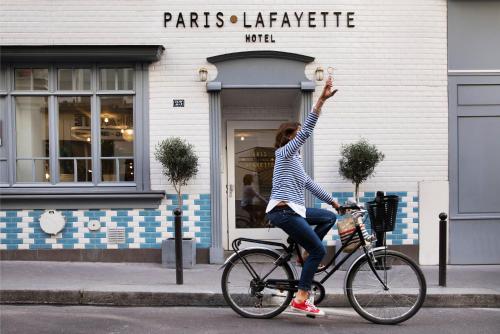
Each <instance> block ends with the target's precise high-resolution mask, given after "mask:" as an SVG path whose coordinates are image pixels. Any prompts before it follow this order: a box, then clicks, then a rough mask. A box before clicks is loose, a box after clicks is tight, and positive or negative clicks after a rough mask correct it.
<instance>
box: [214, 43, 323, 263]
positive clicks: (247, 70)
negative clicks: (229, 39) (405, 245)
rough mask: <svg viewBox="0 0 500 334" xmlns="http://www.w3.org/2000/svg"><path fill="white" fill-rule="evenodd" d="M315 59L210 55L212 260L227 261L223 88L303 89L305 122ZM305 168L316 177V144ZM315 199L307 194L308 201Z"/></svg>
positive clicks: (307, 148)
mask: <svg viewBox="0 0 500 334" xmlns="http://www.w3.org/2000/svg"><path fill="white" fill-rule="evenodd" d="M313 61H314V58H313V57H309V56H305V55H300V54H296V53H290V52H282V51H274V50H261V51H244V52H234V53H227V54H222V55H218V56H213V57H208V58H207V62H208V63H210V64H211V65H210V66H209V71H210V73H212V71H214V72H215V73H217V76H216V77H215V78H214V79H213V80H212V81H209V82H207V85H206V89H207V92H208V95H209V96H208V97H209V99H208V102H209V136H210V210H211V212H210V216H211V242H210V248H209V261H210V263H223V262H224V258H225V257H224V247H223V241H222V239H223V238H224V233H223V229H224V224H223V222H222V216H223V209H222V200H223V199H222V197H223V191H224V180H222V177H221V160H222V154H221V151H222V150H223V148H222V147H221V136H222V135H223V134H222V133H221V107H222V106H221V98H220V95H221V91H222V90H223V89H232V88H235V89H242V88H259V89H273V88H298V89H300V90H301V92H302V102H301V119H302V122H303V121H304V119H305V118H306V116H307V114H308V113H309V112H310V111H311V107H312V94H313V92H314V90H315V89H316V82H314V81H312V80H310V79H309V78H307V77H306V75H305V68H306V65H307V64H309V63H312V62H313ZM304 154H305V155H306V156H307V157H308V159H307V160H305V161H304V169H305V170H306V172H307V173H308V174H309V175H311V176H313V173H314V169H313V159H312V155H313V143H312V141H308V142H306V144H305V145H304ZM311 200H312V197H311V196H306V203H308V202H309V201H311Z"/></svg>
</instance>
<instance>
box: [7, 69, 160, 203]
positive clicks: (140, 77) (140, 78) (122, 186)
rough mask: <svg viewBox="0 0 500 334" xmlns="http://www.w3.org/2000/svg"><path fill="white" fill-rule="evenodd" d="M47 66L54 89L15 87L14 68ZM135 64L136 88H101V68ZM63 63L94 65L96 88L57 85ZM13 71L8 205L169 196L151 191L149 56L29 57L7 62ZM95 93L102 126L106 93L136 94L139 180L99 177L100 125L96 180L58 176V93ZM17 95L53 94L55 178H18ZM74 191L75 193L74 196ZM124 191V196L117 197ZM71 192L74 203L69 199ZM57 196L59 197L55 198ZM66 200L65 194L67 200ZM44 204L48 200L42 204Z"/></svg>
mask: <svg viewBox="0 0 500 334" xmlns="http://www.w3.org/2000/svg"><path fill="white" fill-rule="evenodd" d="M30 66H31V67H37V68H38V67H41V66H45V67H48V68H49V89H48V91H15V90H14V68H16V67H30ZM124 66H127V67H132V68H134V71H135V78H134V87H135V90H134V91H128V90H127V91H98V90H97V88H98V73H99V68H104V67H105V68H112V67H124ZM58 68H91V69H92V72H91V91H68V90H64V91H63V90H61V91H60V90H57V69H58ZM3 69H4V70H5V71H6V73H7V78H6V87H5V88H6V91H5V94H4V95H3V98H5V102H6V103H5V108H6V109H5V118H6V120H5V121H6V123H7V124H10V125H13V126H8V127H7V131H6V132H7V133H5V134H4V137H5V138H8V139H9V140H6V141H5V142H4V143H5V145H7V147H8V150H7V152H8V153H7V162H8V178H9V179H8V182H9V183H8V184H0V187H1V188H0V189H1V193H2V195H1V200H2V207H5V208H16V207H19V205H20V204H21V203H23V205H24V208H27V207H31V206H33V207H43V205H45V204H44V203H42V202H44V201H39V200H41V199H43V198H45V199H51V201H49V202H47V201H45V202H47V203H46V205H48V207H54V204H57V205H58V206H59V207H65V205H66V206H67V205H69V206H70V207H78V206H80V205H90V204H91V203H94V202H93V201H92V200H90V199H89V197H88V196H89V195H90V196H94V198H98V197H97V196H99V197H103V198H112V199H113V200H112V201H111V202H109V201H106V202H105V203H103V201H102V199H100V200H99V201H98V202H96V203H94V204H95V205H97V204H98V205H99V206H102V205H103V204H105V205H107V206H108V205H110V206H114V207H123V205H125V206H126V207H132V206H136V205H137V204H138V203H139V202H136V203H132V202H130V201H127V200H126V198H130V199H134V200H138V199H139V200H140V199H141V198H142V199H143V200H147V201H149V202H151V199H154V204H153V206H151V207H157V205H158V204H159V203H160V200H161V199H162V198H164V194H165V192H164V191H151V186H150V173H149V142H148V140H149V135H148V133H147V131H148V128H149V124H148V121H149V115H147V113H148V112H149V108H148V103H149V93H148V87H149V83H148V82H145V80H148V73H147V72H148V70H149V64H148V63H145V62H142V61H141V62H120V63H116V62H114V63H111V62H110V63H108V62H99V63H97V62H95V63H89V62H77V63H72V64H68V63H45V64H44V63H39V62H34V63H28V62H23V63H19V64H7V65H5V66H4V67H3ZM77 95H78V96H89V97H91V115H92V119H91V124H92V127H93V129H98V128H99V113H98V112H97V111H98V110H100V109H99V102H100V97H101V96H112V95H116V96H120V95H132V96H133V103H134V116H133V117H134V120H133V121H134V132H135V140H134V166H135V171H134V173H135V181H134V182H106V183H103V182H97V181H99V180H100V168H99V166H100V164H99V159H100V146H99V142H100V138H99V136H100V131H98V130H95V131H97V133H98V135H97V136H93V139H92V157H91V158H92V162H93V165H92V168H93V171H97V173H94V175H93V181H96V182H93V183H92V184H90V183H88V182H82V183H80V182H78V183H73V182H65V183H59V184H55V182H58V172H59V164H58V145H59V142H58V141H57V137H58V131H57V129H56V125H57V116H58V110H57V96H77ZM16 96H48V97H49V102H48V103H49V133H50V135H49V136H50V137H49V140H50V141H52V142H51V144H50V148H49V150H50V152H49V153H50V158H49V159H50V168H51V170H50V173H51V175H53V177H51V183H50V184H46V183H15V163H16V156H15V155H16V154H15V151H16V149H15V148H16V138H15V136H14V134H15V132H14V131H15V130H14V126H15V124H14V123H15V110H14V102H13V101H14V100H13V99H14V98H15V97H16ZM30 195H31V196H32V195H37V199H36V200H35V199H33V197H31V203H30V201H28V200H26V199H23V198H26V197H25V196H30ZM69 195H71V196H69ZM118 197H121V199H120V200H117V199H118ZM69 198H71V202H70V203H69V204H64V203H67V202H68V201H64V200H65V199H69ZM54 199H57V201H55V200H54ZM77 199H80V200H81V201H78V202H75V200H77ZM60 200H63V201H62V202H61V201H60ZM75 203H76V204H75ZM37 205H42V206H37ZM141 205H142V206H143V207H148V205H147V204H144V203H143V204H141Z"/></svg>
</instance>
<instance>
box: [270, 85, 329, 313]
mask: <svg viewBox="0 0 500 334" xmlns="http://www.w3.org/2000/svg"><path fill="white" fill-rule="evenodd" d="M332 87H333V83H332V78H331V77H330V78H329V79H328V80H327V81H326V83H325V86H324V88H323V91H322V93H321V96H320V97H319V99H318V101H317V102H316V105H315V106H314V107H313V108H312V111H311V112H310V113H309V115H307V118H306V121H305V122H304V126H303V127H302V128H301V126H300V123H297V122H289V123H283V124H282V125H281V126H280V128H279V129H278V133H277V135H276V143H275V148H276V152H275V165H274V172H273V187H272V192H271V197H270V200H269V204H268V206H267V208H266V213H267V218H268V219H269V221H270V222H271V224H272V225H273V226H277V227H279V228H281V229H283V230H284V231H285V232H286V233H287V234H288V235H290V236H291V237H292V238H293V239H294V240H295V241H296V242H297V243H298V244H299V245H301V246H302V247H303V248H304V249H305V250H306V251H307V252H308V253H309V256H308V257H307V259H306V260H305V261H304V263H303V268H302V273H301V275H300V281H299V284H298V288H299V290H298V292H297V294H296V296H295V298H294V299H293V300H292V303H291V307H292V309H293V310H296V311H299V312H302V313H306V314H310V315H315V316H321V315H324V312H323V311H321V310H320V309H318V308H317V307H316V306H314V304H313V303H312V301H310V300H309V299H308V297H309V290H310V289H311V284H312V281H313V277H314V273H315V272H316V270H317V269H318V266H319V264H320V262H321V260H322V259H323V257H324V256H325V254H326V251H325V247H324V246H323V243H322V240H323V238H324V237H325V235H326V234H327V233H328V231H329V230H330V229H331V228H332V226H333V225H334V224H335V221H336V216H335V214H334V213H333V212H330V211H328V210H324V209H315V208H306V207H305V200H304V191H305V189H307V190H309V191H311V192H312V193H313V194H314V195H315V196H316V197H318V198H319V199H321V200H322V201H324V202H326V203H328V204H330V205H332V206H333V207H334V208H335V209H337V208H339V204H338V203H337V202H336V201H335V200H334V199H333V197H332V196H331V195H330V194H329V193H327V192H326V191H325V190H324V189H323V188H322V187H321V186H320V185H318V184H317V183H315V182H314V181H313V180H312V179H311V177H310V176H309V175H307V174H306V172H305V171H304V167H303V165H302V159H301V157H300V151H299V149H300V147H301V146H302V145H303V144H304V143H305V141H306V140H307V138H308V137H309V136H311V134H312V132H313V129H314V126H315V125H316V122H317V120H318V117H319V115H320V113H321V107H322V106H323V104H324V103H325V101H326V100H327V99H328V98H330V97H332V96H333V95H334V94H335V93H336V92H337V89H335V90H333V89H332ZM311 225H313V226H316V227H315V228H314V230H313V229H312V227H311Z"/></svg>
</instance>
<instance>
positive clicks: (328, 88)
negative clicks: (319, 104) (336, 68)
mask: <svg viewBox="0 0 500 334" xmlns="http://www.w3.org/2000/svg"><path fill="white" fill-rule="evenodd" d="M337 91H338V89H333V78H332V77H329V78H328V79H327V80H326V82H325V87H323V92H322V93H321V96H320V99H322V100H327V99H329V98H330V97H332V96H333V95H335V93H337Z"/></svg>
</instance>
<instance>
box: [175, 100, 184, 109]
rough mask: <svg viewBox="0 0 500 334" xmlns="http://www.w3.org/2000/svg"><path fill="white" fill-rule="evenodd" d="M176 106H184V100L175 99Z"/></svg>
mask: <svg viewBox="0 0 500 334" xmlns="http://www.w3.org/2000/svg"><path fill="white" fill-rule="evenodd" d="M174 108H184V100H174Z"/></svg>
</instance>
